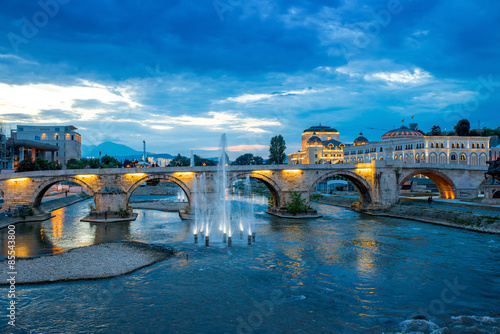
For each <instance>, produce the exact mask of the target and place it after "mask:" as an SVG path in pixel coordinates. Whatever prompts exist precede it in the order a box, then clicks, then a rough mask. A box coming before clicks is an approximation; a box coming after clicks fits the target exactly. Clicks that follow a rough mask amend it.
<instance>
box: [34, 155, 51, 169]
mask: <svg viewBox="0 0 500 334" xmlns="http://www.w3.org/2000/svg"><path fill="white" fill-rule="evenodd" d="M35 170H51V168H50V164H49V162H48V161H47V160H45V159H44V158H41V157H38V158H36V160H35Z"/></svg>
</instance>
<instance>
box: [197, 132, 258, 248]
mask: <svg viewBox="0 0 500 334" xmlns="http://www.w3.org/2000/svg"><path fill="white" fill-rule="evenodd" d="M220 148H221V154H220V158H219V164H218V167H217V174H216V176H215V178H214V181H215V183H214V184H215V186H214V189H209V187H208V186H207V180H206V175H205V173H203V174H201V175H198V176H197V177H195V179H194V182H193V190H194V191H193V206H194V216H195V219H194V226H193V235H194V240H195V243H196V242H198V234H199V235H200V236H201V237H202V238H205V245H206V246H208V245H209V244H210V241H209V240H210V237H212V238H211V239H212V240H214V239H215V240H222V242H224V243H226V242H227V244H228V246H232V242H233V239H232V237H233V234H234V233H235V232H237V231H240V239H241V238H242V236H243V234H244V233H245V232H248V236H249V239H248V240H249V241H248V242H249V244H250V243H251V238H252V233H254V231H253V223H252V222H253V220H254V210H253V200H252V190H251V185H250V178H249V177H247V178H246V180H245V195H246V197H247V201H245V202H244V203H241V202H240V203H238V205H239V207H238V208H237V210H235V211H234V212H231V200H230V196H229V188H228V182H229V177H228V166H229V162H228V158H227V154H226V135H225V134H223V135H222V136H221V140H220ZM210 190H212V191H210ZM248 199H250V200H248ZM253 240H254V241H255V234H254V236H253Z"/></svg>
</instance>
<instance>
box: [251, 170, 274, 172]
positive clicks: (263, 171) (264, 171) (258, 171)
mask: <svg viewBox="0 0 500 334" xmlns="http://www.w3.org/2000/svg"><path fill="white" fill-rule="evenodd" d="M270 172H271V171H270V170H254V171H253V172H252V173H270Z"/></svg>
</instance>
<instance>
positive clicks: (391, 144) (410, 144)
mask: <svg viewBox="0 0 500 334" xmlns="http://www.w3.org/2000/svg"><path fill="white" fill-rule="evenodd" d="M488 153H489V137H463V136H426V135H424V134H423V133H422V132H421V131H419V130H418V129H417V124H416V123H413V124H410V127H409V128H408V127H406V126H402V127H400V128H398V129H394V130H390V131H388V132H386V133H385V134H384V135H382V141H379V142H369V141H368V139H366V138H365V137H363V134H362V133H360V134H359V137H358V138H356V139H355V140H354V142H353V145H352V146H346V147H344V152H343V159H344V163H361V162H371V161H372V160H401V161H404V162H406V163H433V164H436V163H439V164H464V165H486V160H487V159H488Z"/></svg>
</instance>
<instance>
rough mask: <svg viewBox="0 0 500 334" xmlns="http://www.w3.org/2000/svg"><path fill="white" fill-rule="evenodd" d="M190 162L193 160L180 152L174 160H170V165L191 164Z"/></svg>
mask: <svg viewBox="0 0 500 334" xmlns="http://www.w3.org/2000/svg"><path fill="white" fill-rule="evenodd" d="M190 164H191V161H190V160H189V158H186V157H184V156H182V155H181V154H180V153H179V154H177V156H176V157H175V158H173V159H172V161H170V163H169V164H168V167H180V166H189V165H190Z"/></svg>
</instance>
